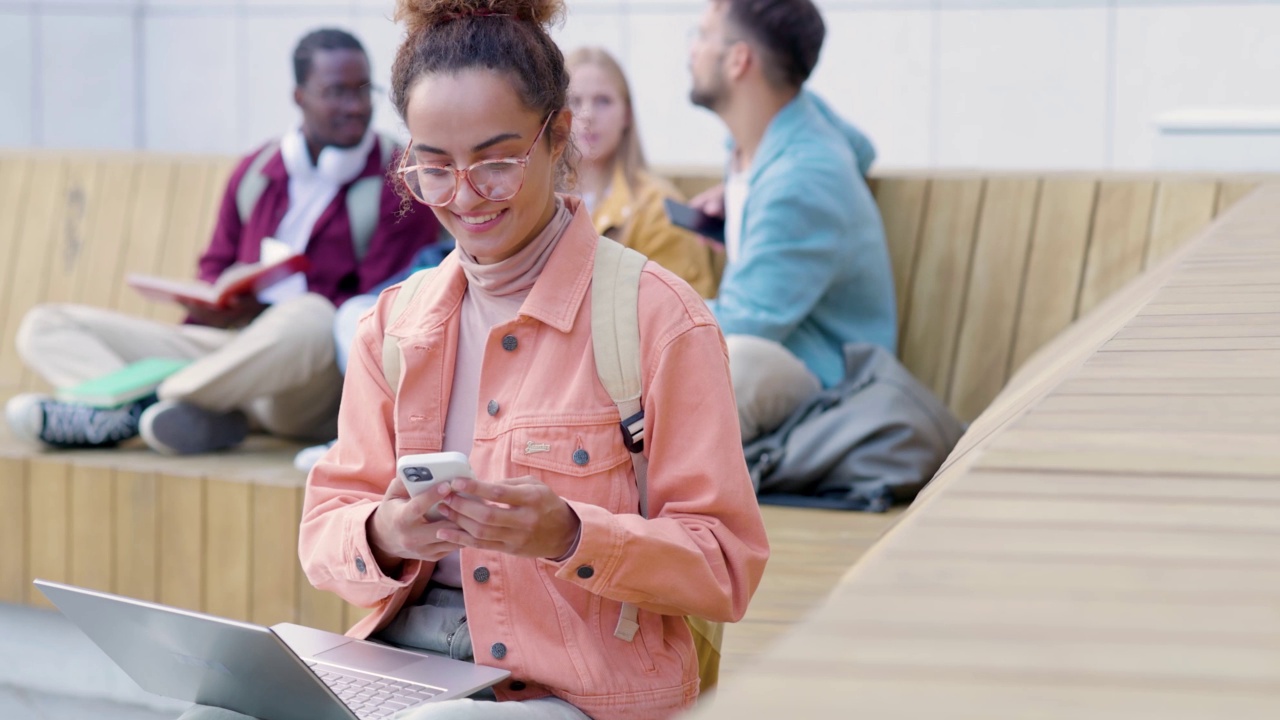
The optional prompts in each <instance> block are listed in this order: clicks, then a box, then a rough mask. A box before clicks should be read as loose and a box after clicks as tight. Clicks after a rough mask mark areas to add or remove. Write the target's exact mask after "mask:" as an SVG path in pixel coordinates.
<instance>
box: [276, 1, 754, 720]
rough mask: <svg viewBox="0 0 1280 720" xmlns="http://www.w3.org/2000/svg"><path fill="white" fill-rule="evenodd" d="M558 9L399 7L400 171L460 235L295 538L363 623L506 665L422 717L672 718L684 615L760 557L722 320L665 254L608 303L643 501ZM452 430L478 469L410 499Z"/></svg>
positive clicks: (405, 308) (364, 351) (373, 354)
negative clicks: (404, 460)
mask: <svg viewBox="0 0 1280 720" xmlns="http://www.w3.org/2000/svg"><path fill="white" fill-rule="evenodd" d="M562 9H563V8H562V3H561V2H558V1H556V0H535V1H533V2H529V1H528V0H436V1H431V0H417V1H412V0H400V2H399V3H398V8H397V19H398V20H400V21H403V22H404V23H405V25H406V26H407V30H408V34H407V38H406V39H405V41H404V43H403V44H402V46H401V47H400V49H399V52H398V54H397V57H396V61H395V65H394V68H393V72H392V80H391V97H392V99H393V101H394V103H395V106H396V109H397V110H398V111H399V113H400V114H401V116H402V117H403V119H404V121H405V124H406V126H407V127H408V130H409V133H410V136H411V137H410V142H409V150H408V152H407V153H406V155H405V159H404V161H403V164H402V166H401V167H400V168H399V169H398V170H397V172H396V175H397V176H398V178H399V180H400V182H402V183H403V187H404V190H405V193H406V196H407V197H406V200H407V201H408V202H413V203H419V204H423V205H427V206H429V207H430V208H431V209H432V210H433V211H434V212H435V215H436V217H437V218H438V219H439V220H440V222H441V224H442V225H443V226H444V227H445V228H446V229H447V230H448V231H449V232H450V233H451V234H452V235H453V237H454V238H455V240H456V242H457V252H455V253H453V254H452V255H450V256H449V257H448V258H447V259H446V260H445V261H444V262H443V263H442V264H441V265H440V266H439V267H438V268H436V269H435V270H433V271H432V272H431V274H430V275H429V276H425V279H423V280H422V281H421V283H420V284H419V285H417V286H416V287H415V289H414V290H412V294H411V295H409V296H408V297H407V299H403V298H402V299H401V300H402V302H401V303H399V304H398V303H397V299H398V298H399V293H401V292H410V291H409V290H407V289H405V287H406V286H394V287H392V288H389V289H388V290H386V291H385V292H384V293H383V294H382V295H381V296H380V298H379V300H378V302H377V304H376V305H375V306H374V308H373V310H372V311H371V312H370V313H369V314H368V315H366V316H365V317H364V318H363V319H362V320H361V322H360V325H359V328H358V330H357V334H356V340H355V343H354V345H353V347H352V350H351V356H350V361H349V366H348V368H347V375H346V382H345V385H344V388H343V399H342V409H341V413H340V418H339V435H338V440H337V442H336V443H335V445H334V446H333V447H332V448H331V449H330V450H329V452H328V453H327V454H326V455H325V456H324V457H323V458H322V459H321V460H320V461H319V462H318V463H317V464H316V466H315V467H314V469H313V470H312V471H311V474H310V477H309V478H308V484H307V491H306V497H305V502H304V508H303V520H302V527H301V535H300V542H299V548H300V555H301V560H302V564H303V566H304V569H305V571H306V573H307V576H308V577H309V578H310V580H311V582H312V583H313V584H315V585H316V586H317V587H318V588H321V589H324V590H330V591H333V592H335V593H337V594H338V595H340V596H341V597H342V598H343V599H345V600H347V601H348V602H351V603H354V604H356V605H359V606H362V607H367V608H372V612H371V614H369V615H368V616H367V617H366V618H365V619H364V620H362V621H361V622H359V623H358V624H357V625H356V626H355V627H353V628H352V629H351V630H350V631H349V634H350V635H353V636H356V637H361V638H375V639H378V640H381V641H384V642H388V643H392V644H395V645H398V646H402V647H409V648H416V649H420V650H423V651H425V652H436V653H443V654H448V655H451V656H453V657H455V658H461V659H467V660H474V661H475V662H477V663H483V664H486V665H491V666H495V667H500V668H504V669H507V670H509V671H510V672H511V677H510V678H509V679H508V680H505V681H503V682H502V683H500V684H498V685H496V686H494V688H492V690H491V691H490V692H489V693H488V694H487V697H483V698H481V697H476V698H473V699H468V700H452V701H447V702H444V703H440V704H438V705H436V706H433V707H431V708H430V709H424V710H421V711H419V713H418V714H414V715H411V717H414V718H439V717H449V718H473V717H474V718H573V719H576V720H580V719H581V718H588V717H589V718H596V719H597V720H608V719H611V718H663V717H669V716H672V715H674V714H676V713H678V712H680V711H681V710H683V709H686V708H688V707H689V706H691V705H692V704H693V702H694V700H695V699H696V698H697V696H698V682H699V681H698V663H697V658H696V657H695V651H694V645H693V641H692V638H691V635H690V632H689V629H688V627H687V626H686V624H685V621H684V616H686V615H695V616H699V617H703V618H707V619H709V620H713V621H734V620H737V619H739V618H741V617H742V615H743V613H744V612H745V611H746V607H747V602H748V601H749V599H750V597H751V595H752V593H753V592H754V590H755V588H756V585H757V584H758V582H759V580H760V577H761V575H762V573H763V570H764V564H765V560H766V559H767V557H768V544H767V540H766V538H765V532H764V527H763V523H762V521H761V517H760V512H759V508H758V506H757V505H756V501H755V497H754V493H753V491H752V487H751V482H750V479H749V478H748V475H747V471H746V465H745V462H744V460H743V456H742V449H741V445H740V443H739V432H738V429H737V412H736V410H735V407H734V402H733V395H732V391H731V385H730V380H729V372H728V364H727V363H728V361H727V358H726V354H725V347H724V341H723V338H722V337H721V334H720V331H719V329H718V328H717V326H716V324H715V321H714V320H713V318H712V317H711V315H710V313H709V312H708V310H707V308H706V305H705V304H704V302H703V301H702V299H701V298H700V297H699V296H698V295H697V293H695V292H694V291H693V290H692V289H691V288H690V287H689V285H688V284H686V283H685V282H684V281H682V280H680V279H679V278H678V277H676V276H675V275H674V274H672V273H671V272H669V271H667V270H665V269H663V268H661V267H660V266H658V265H657V264H655V263H652V262H650V263H646V264H645V265H644V269H643V272H642V275H641V278H640V282H639V286H638V291H639V295H638V300H635V299H633V300H631V301H630V302H632V303H634V307H629V308H618V309H619V310H627V309H631V310H632V312H637V311H638V315H639V330H640V343H639V348H638V349H637V350H636V351H635V352H636V353H638V354H639V356H640V358H639V360H640V365H641V369H642V385H643V388H642V394H641V398H640V402H641V406H642V408H643V414H644V418H645V433H644V438H643V455H644V458H645V459H646V460H647V464H648V473H647V475H648V483H647V493H646V496H645V497H646V499H647V506H648V507H647V509H648V511H647V514H646V515H644V516H642V515H641V514H640V511H639V508H640V504H641V498H640V491H639V488H638V487H637V482H636V475H635V472H634V470H633V464H632V456H631V453H630V452H629V450H628V447H632V448H637V445H635V444H634V442H633V443H632V444H630V445H629V444H628V443H626V442H624V437H623V429H622V428H621V427H620V425H619V411H618V408H617V406H616V405H615V404H614V402H613V400H612V399H611V397H610V395H609V394H608V393H607V392H606V391H605V388H604V387H603V385H602V384H601V380H600V379H599V378H600V376H599V371H598V369H597V366H596V362H595V356H594V348H593V340H592V324H593V322H592V313H593V311H594V310H598V308H593V306H592V300H591V295H592V293H591V290H592V287H591V286H592V278H593V265H594V262H595V256H596V249H597V243H598V242H599V240H598V235H597V233H596V232H595V230H594V228H593V227H592V223H591V217H590V214H589V213H588V211H587V208H586V207H585V206H584V204H583V203H582V202H581V200H579V199H577V198H574V197H569V196H564V195H560V194H557V192H556V188H557V186H558V185H559V183H560V181H561V180H562V179H563V177H564V175H565V173H566V171H567V168H568V166H569V158H570V157H571V156H572V155H573V154H574V148H573V144H572V141H571V139H570V137H571V128H572V126H573V113H572V112H571V110H570V109H569V107H568V97H567V91H568V88H569V75H568V72H567V71H566V68H565V63H564V59H563V56H562V55H561V53H560V51H559V49H558V48H557V47H556V45H555V43H554V42H553V41H552V40H551V38H550V36H549V35H548V34H547V31H546V27H547V25H548V23H550V22H552V21H553V20H554V19H555V18H556V17H557V16H558V15H559V14H560V13H561V12H562ZM420 277H422V276H420ZM393 308H394V310H393ZM388 350H389V351H388ZM388 358H389V359H390V361H391V362H393V364H394V365H395V366H396V367H397V368H398V370H397V371H395V372H394V373H391V372H388V370H387V367H388V366H387V365H386V362H388ZM393 380H394V381H393ZM436 451H456V452H460V453H463V454H464V455H467V456H468V458H469V460H470V465H471V468H472V470H473V472H474V475H475V479H458V480H452V481H449V482H445V483H441V484H439V485H436V486H434V487H432V488H430V489H428V490H426V491H424V492H423V493H422V494H419V495H417V496H416V497H413V498H412V499H410V498H409V496H408V493H407V492H406V491H405V488H404V486H403V483H402V482H401V481H400V480H398V479H396V460H397V457H399V456H403V455H407V454H416V453H424V452H436ZM624 606H626V607H628V608H634V609H635V616H634V626H631V625H627V626H625V627H624V625H623V623H620V618H622V617H623V613H624ZM494 700H496V701H497V702H493V701H494Z"/></svg>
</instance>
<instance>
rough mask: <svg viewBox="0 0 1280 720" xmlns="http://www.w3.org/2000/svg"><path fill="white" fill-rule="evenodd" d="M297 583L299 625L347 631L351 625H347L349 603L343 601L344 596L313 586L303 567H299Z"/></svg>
mask: <svg viewBox="0 0 1280 720" xmlns="http://www.w3.org/2000/svg"><path fill="white" fill-rule="evenodd" d="M297 583H298V624H299V625H306V626H307V627H313V628H319V629H321V630H328V631H329V632H335V633H344V632H346V631H347V628H349V627H350V625H347V618H346V614H345V609H346V606H347V604H346V603H345V602H343V601H342V598H340V597H338V596H337V595H335V594H333V593H331V592H325V591H323V590H317V589H315V588H314V587H312V586H311V583H310V582H308V581H307V578H306V576H305V575H303V574H302V568H301V567H299V568H298V572H297Z"/></svg>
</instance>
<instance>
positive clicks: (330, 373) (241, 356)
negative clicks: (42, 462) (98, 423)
mask: <svg viewBox="0 0 1280 720" xmlns="http://www.w3.org/2000/svg"><path fill="white" fill-rule="evenodd" d="M333 316H334V308H333V304H332V303H330V302H329V301H328V300H327V299H325V298H324V297H322V296H320V295H316V294H314V293H311V294H307V295H304V296H302V297H298V298H294V299H292V300H289V301H286V302H283V303H280V304H278V305H273V306H271V307H269V308H267V309H266V310H265V311H264V312H263V313H262V314H261V315H259V316H258V318H257V319H255V320H254V321H253V322H252V323H250V324H249V325H248V326H246V327H245V328H243V329H241V330H221V329H218V328H209V327H202V326H197V325H170V324H166V323H160V322H155V321H153V320H145V319H142V318H136V317H131V316H128V315H123V314H121V313H117V312H113V311H110V310H103V309H100V308H94V307H87V306H83V305H40V306H38V307H35V308H33V309H32V310H31V311H30V312H29V313H27V315H26V316H25V317H24V318H23V320H22V326H21V327H20V328H19V329H18V337H17V346H18V353H19V354H20V355H21V356H22V359H23V361H24V362H25V363H26V364H27V366H28V367H30V368H31V369H32V370H34V371H35V372H36V373H38V374H39V375H40V376H41V377H43V378H44V379H45V380H47V381H48V382H49V383H50V384H52V385H54V386H55V387H64V386H67V385H74V384H76V383H79V382H83V381H85V380H89V379H92V378H95V377H99V376H101V375H104V374H106V373H109V372H113V371H115V370H119V369H120V368H122V367H124V366H126V365H128V364H129V363H133V362H137V361H138V360H142V359H145V358H149V357H171V358H185V359H189V360H192V361H193V362H192V363H191V365H188V366H187V367H186V368H184V369H182V370H181V371H179V372H177V373H175V374H174V375H172V376H170V377H169V378H168V379H167V380H165V381H164V382H163V383H162V384H161V385H160V387H159V389H158V390H157V395H158V396H159V397H160V399H161V400H179V401H182V402H188V403H191V404H193V405H196V406H198V407H201V408H204V409H206V410H213V411H216V412H229V411H231V410H242V411H243V412H244V413H245V414H246V415H248V417H249V420H250V422H251V423H252V424H253V425H254V426H255V427H256V428H258V429H261V430H265V431H267V432H269V433H272V434H274V435H281V436H284V437H291V438H299V439H319V440H328V439H330V438H333V437H334V436H335V435H337V414H338V400H339V398H340V396H341V394H342V377H341V375H339V374H338V369H337V366H336V365H335V364H334V350H333Z"/></svg>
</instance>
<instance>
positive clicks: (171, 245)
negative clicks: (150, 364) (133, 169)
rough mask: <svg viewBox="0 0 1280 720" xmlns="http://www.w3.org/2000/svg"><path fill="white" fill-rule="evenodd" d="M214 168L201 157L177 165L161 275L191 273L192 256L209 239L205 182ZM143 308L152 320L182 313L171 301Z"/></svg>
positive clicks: (176, 276) (171, 318)
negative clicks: (206, 227) (206, 228)
mask: <svg viewBox="0 0 1280 720" xmlns="http://www.w3.org/2000/svg"><path fill="white" fill-rule="evenodd" d="M214 170H215V168H214V167H213V166H212V165H211V164H210V163H208V162H201V161H186V162H182V163H180V164H179V165H178V167H177V171H176V179H175V181H174V194H173V204H172V208H171V210H170V213H169V224H168V229H167V231H166V233H165V243H164V244H163V246H162V248H161V261H160V265H159V268H158V269H157V270H156V273H157V274H158V275H160V276H161V277H167V278H174V279H186V278H191V277H195V274H196V260H197V259H198V258H199V257H200V253H201V251H202V250H204V248H205V246H206V245H207V244H208V242H209V234H208V233H207V232H206V231H205V230H204V228H205V226H206V224H207V222H208V217H209V213H210V212H211V211H212V208H211V207H210V198H211V193H210V191H209V186H210V182H211V181H212V179H213V172H214ZM146 309H147V317H150V318H153V319H156V320H168V321H172V322H178V321H180V320H182V318H183V317H184V315H185V313H184V311H183V309H182V308H181V307H180V306H178V305H175V304H172V303H155V302H151V303H147V308H146Z"/></svg>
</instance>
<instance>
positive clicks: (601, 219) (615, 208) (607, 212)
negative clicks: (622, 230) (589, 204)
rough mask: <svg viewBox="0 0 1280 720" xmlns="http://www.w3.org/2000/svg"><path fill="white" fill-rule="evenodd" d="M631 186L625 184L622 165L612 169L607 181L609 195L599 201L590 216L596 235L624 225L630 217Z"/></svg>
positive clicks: (619, 164) (625, 179)
mask: <svg viewBox="0 0 1280 720" xmlns="http://www.w3.org/2000/svg"><path fill="white" fill-rule="evenodd" d="M632 201H633V198H632V195H631V186H630V185H628V184H627V176H626V173H624V172H623V171H622V163H618V166H617V167H616V168H614V171H613V179H612V180H610V181H609V193H608V194H607V195H605V196H604V197H603V198H601V199H600V204H599V205H596V211H595V213H593V214H592V218H591V219H592V222H593V223H594V224H595V228H596V233H598V234H600V235H603V234H605V233H606V232H608V231H609V230H610V229H611V228H616V227H621V226H622V225H624V224H626V222H627V219H628V218H629V217H630V216H631V203H632Z"/></svg>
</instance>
